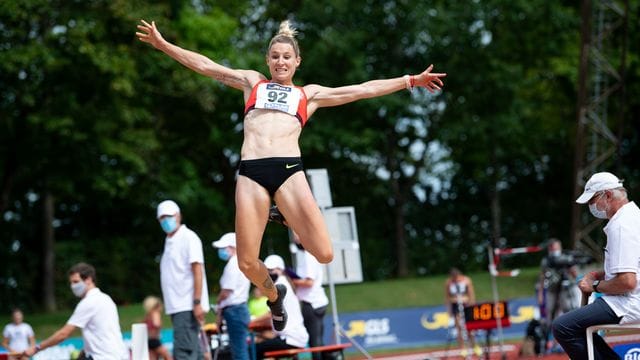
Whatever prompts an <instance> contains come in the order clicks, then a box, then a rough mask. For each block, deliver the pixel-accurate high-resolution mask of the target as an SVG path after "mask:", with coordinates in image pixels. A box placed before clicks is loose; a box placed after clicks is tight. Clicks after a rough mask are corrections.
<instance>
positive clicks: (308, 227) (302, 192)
mask: <svg viewBox="0 0 640 360" xmlns="http://www.w3.org/2000/svg"><path fill="white" fill-rule="evenodd" d="M275 202H276V204H277V205H278V209H280V212H282V215H284V218H285V219H287V225H289V227H290V228H291V229H292V230H293V231H295V232H296V233H297V234H298V235H299V236H300V243H301V244H302V246H304V248H305V250H306V251H308V252H309V253H310V254H311V255H313V256H315V258H316V259H317V260H318V261H319V262H321V263H323V264H326V263H329V262H331V260H333V246H332V244H331V238H330V237H329V232H328V230H327V226H326V224H325V222H324V218H323V216H322V212H320V208H319V207H318V204H317V203H316V201H315V199H314V198H313V194H312V193H311V188H309V183H308V182H307V178H306V176H305V174H304V172H302V171H300V172H297V173H295V174H293V175H291V177H289V178H288V179H287V181H285V182H284V184H282V186H280V188H279V189H278V191H276V194H275Z"/></svg>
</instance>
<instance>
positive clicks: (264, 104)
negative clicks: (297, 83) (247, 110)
mask: <svg viewBox="0 0 640 360" xmlns="http://www.w3.org/2000/svg"><path fill="white" fill-rule="evenodd" d="M300 96H301V94H300V89H297V88H294V87H290V86H282V85H278V84H274V83H263V84H260V85H258V92H257V94H256V109H268V110H278V111H282V112H286V113H287V114H291V115H295V114H296V113H297V112H298V104H299V103H300Z"/></svg>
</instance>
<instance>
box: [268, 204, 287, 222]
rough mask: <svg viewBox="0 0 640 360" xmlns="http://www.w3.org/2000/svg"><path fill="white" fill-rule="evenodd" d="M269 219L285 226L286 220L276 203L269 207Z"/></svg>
mask: <svg viewBox="0 0 640 360" xmlns="http://www.w3.org/2000/svg"><path fill="white" fill-rule="evenodd" d="M269 221H272V222H274V223H278V224H280V225H282V226H287V221H286V220H285V218H284V215H282V213H281V212H280V210H279V209H278V206H277V205H273V206H272V207H271V208H270V209H269Z"/></svg>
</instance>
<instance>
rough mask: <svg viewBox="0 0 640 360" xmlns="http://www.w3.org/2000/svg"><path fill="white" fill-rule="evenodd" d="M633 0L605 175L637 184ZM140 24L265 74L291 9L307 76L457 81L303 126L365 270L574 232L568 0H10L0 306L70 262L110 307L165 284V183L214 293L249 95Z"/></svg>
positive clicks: (270, 235) (428, 264) (4, 7)
mask: <svg viewBox="0 0 640 360" xmlns="http://www.w3.org/2000/svg"><path fill="white" fill-rule="evenodd" d="M285 4H286V6H285ZM630 5H631V8H630V10H629V14H630V19H629V40H628V46H629V50H628V55H627V74H626V76H627V84H628V85H627V88H626V93H627V96H626V98H627V102H626V104H623V106H624V109H625V110H626V111H625V122H624V124H626V125H625V126H624V127H623V128H622V129H621V134H622V135H623V141H622V146H621V148H620V152H619V154H618V156H617V158H616V160H617V165H618V167H617V168H616V169H615V171H617V172H619V174H620V175H621V177H624V178H626V179H627V185H628V187H629V188H630V189H631V196H632V197H633V196H634V195H638V192H637V189H638V187H639V185H638V183H639V182H640V180H638V179H639V178H640V176H639V175H640V173H639V169H638V168H633V166H634V165H637V164H638V163H639V161H638V160H639V159H638V154H640V151H639V139H638V137H639V134H640V125H639V123H640V122H639V121H638V112H639V109H640V85H638V84H640V82H639V81H638V80H639V78H640V59H639V58H638V54H639V51H638V50H639V49H638V46H639V44H640V31H638V30H640V29H639V28H638V24H639V21H638V18H637V16H638V15H637V14H638V10H639V9H640V4H639V2H638V1H631V4H630ZM141 18H144V19H147V20H155V21H156V24H157V25H158V27H159V29H160V30H161V31H162V32H163V34H164V36H165V38H167V39H168V40H169V41H171V42H174V43H176V44H178V45H180V46H182V47H184V48H188V49H192V50H195V51H198V52H200V53H202V54H205V55H206V56H209V57H210V58H212V59H214V60H215V61H218V62H220V63H223V64H226V65H229V66H231V67H234V68H253V69H256V70H259V71H261V72H263V73H265V74H266V72H267V69H266V66H265V64H264V53H265V50H266V44H267V42H268V40H269V38H270V37H271V36H272V35H273V34H274V32H275V30H276V29H277V26H278V23H279V21H281V20H283V19H285V18H290V19H292V20H293V22H294V24H295V25H296V26H297V27H298V28H299V30H300V37H299V40H300V44H301V48H302V58H303V60H302V66H301V68H300V69H299V72H298V75H297V78H296V79H297V80H296V81H297V82H298V83H300V84H305V83H319V84H322V85H326V86H340V85H345V84H352V83H359V82H363V81H366V80H369V79H375V78H387V77H396V76H401V75H403V74H405V73H418V72H421V71H422V70H424V69H425V68H426V67H427V66H428V65H429V64H431V63H433V64H435V71H438V72H447V73H448V74H449V75H448V77H447V78H446V80H445V83H446V85H445V87H444V91H443V92H442V93H440V94H435V95H433V94H429V93H428V92H425V91H423V90H416V91H414V92H413V93H408V92H400V93H396V94H392V95H389V96H386V97H384V98H377V99H372V100H366V101H360V102H357V103H353V104H349V105H345V106H341V107H337V108H329V109H322V110H320V111H318V113H317V114H315V115H314V116H313V118H311V121H310V123H309V125H308V126H307V127H305V130H304V132H303V135H302V139H301V146H302V152H303V155H304V162H305V167H306V168H327V169H328V171H329V174H330V176H331V186H332V191H333V197H334V204H336V205H338V206H354V207H355V209H356V216H357V220H358V230H359V238H360V245H361V251H362V254H363V256H362V258H363V266H364V273H365V277H366V279H368V280H375V279H386V278H392V277H395V276H406V275H413V274H417V275H423V274H434V273H444V272H446V271H447V270H448V268H449V267H450V266H451V265H457V266H460V267H462V268H464V269H466V270H471V269H473V270H477V269H481V268H483V267H485V266H486V255H485V254H486V250H485V248H484V246H485V245H486V244H487V243H488V242H490V241H492V242H494V243H502V244H506V245H508V246H518V245H524V244H538V243H541V242H542V241H544V240H546V239H548V238H549V237H558V238H560V239H562V240H563V241H565V242H568V236H569V218H570V207H571V202H572V199H571V196H572V194H571V192H572V182H573V179H572V171H573V169H572V165H573V151H574V149H573V147H574V136H575V122H576V115H575V114H576V108H575V104H576V83H577V76H578V75H577V72H578V70H577V69H578V66H577V64H578V61H579V39H580V37H579V27H580V16H579V8H578V7H577V5H576V4H575V2H569V1H546V0H513V1H500V0H483V1H467V2H455V1H453V2H452V1H440V0H434V1H409V0H389V1H370V0H350V1H344V0H333V1H324V2H317V1H316V2H311V1H293V2H291V1H290V2H280V1H268V0H250V1H211V0H200V1H184V0H172V1H165V2H151V1H136V2H130V1H125V0H112V1H104V0H83V1H48V0H28V1H20V2H11V1H2V2H0V144H2V146H0V213H1V214H2V215H3V216H2V218H0V249H2V250H0V262H1V263H2V264H3V266H2V267H1V268H0V308H8V307H10V306H16V305H18V306H25V307H35V306H39V305H42V306H46V307H47V308H50V309H51V308H53V307H55V305H56V304H55V301H53V300H57V301H58V303H59V304H60V303H62V304H64V303H67V302H70V301H71V295H70V292H69V291H68V288H67V285H66V270H67V269H68V267H69V266H70V265H71V264H73V263H75V262H77V261H81V260H84V261H88V262H90V263H93V264H94V265H95V266H96V268H97V270H98V278H99V285H100V286H101V287H103V288H106V289H108V292H109V293H110V294H111V295H112V296H113V297H114V298H115V299H116V300H117V301H118V302H120V303H127V302H131V301H139V300H140V299H141V298H142V297H144V296H145V295H147V294H149V293H158V292H159V274H158V258H159V255H160V254H161V252H162V246H163V234H162V232H161V230H160V228H159V226H158V224H157V222H156V221H155V216H154V215H155V205H156V204H157V203H158V202H159V201H161V200H163V199H165V198H173V199H174V200H176V201H177V202H178V203H179V204H181V206H182V208H183V215H184V220H185V223H186V224H187V225H188V226H189V227H191V228H192V229H194V230H196V232H198V233H199V234H200V236H201V237H202V240H203V243H204V245H205V253H206V261H207V264H206V265H207V271H208V276H209V285H210V287H211V288H212V290H213V291H214V292H215V291H216V285H217V279H218V276H219V274H220V271H221V268H222V263H221V262H220V261H219V260H217V259H216V258H214V256H213V251H212V249H211V248H210V245H209V244H210V242H211V241H212V240H216V239H217V238H218V237H219V236H220V235H221V234H223V233H225V232H227V231H232V230H233V215H234V205H233V196H234V181H235V170H236V166H237V163H238V160H239V155H238V153H239V148H240V144H241V141H242V97H241V95H240V93H239V92H237V91H236V90H234V89H230V88H227V87H225V86H223V85H220V84H219V83H216V82H215V81H213V80H211V79H208V78H205V77H202V76H200V75H197V74H195V73H193V72H191V71H189V70H188V69H186V68H184V67H182V66H181V65H179V64H178V63H176V62H174V61H173V60H171V59H170V58H168V57H166V56H164V55H163V54H162V53H160V52H158V51H156V50H154V49H152V48H151V47H149V46H147V45H146V44H143V43H141V42H139V41H137V39H136V38H135V36H134V32H135V30H136V29H135V25H136V24H137V22H138V20H139V19H141ZM615 36H619V35H617V34H615ZM614 40H615V38H614ZM267 75H268V74H267ZM614 105H616V104H615V103H614ZM617 105H619V104H617ZM615 110H617V109H615ZM272 251H277V252H280V253H285V252H286V251H287V242H286V232H285V230H284V229H283V228H279V227H277V226H274V225H270V226H269V228H268V229H267V232H266V233H265V238H264V242H263V253H264V254H266V253H268V252H272ZM390 255H391V256H390ZM534 260H535V259H534ZM526 261H529V262H532V260H531V259H528V260H524V262H526ZM52 284H55V287H51V289H52V290H53V289H55V292H51V291H50V290H47V288H48V287H50V286H51V285H52Z"/></svg>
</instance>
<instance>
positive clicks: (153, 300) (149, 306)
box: [142, 296, 162, 312]
mask: <svg viewBox="0 0 640 360" xmlns="http://www.w3.org/2000/svg"><path fill="white" fill-rule="evenodd" d="M159 305H160V306H162V300H160V298H158V297H156V296H147V297H146V298H145V299H144V301H143V302H142V307H143V308H144V311H145V312H149V311H151V310H153V309H155V308H156V307H157V306H159Z"/></svg>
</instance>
